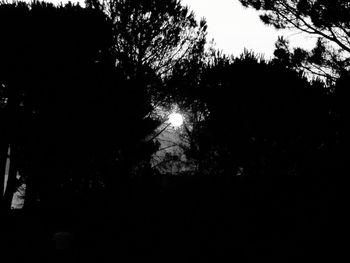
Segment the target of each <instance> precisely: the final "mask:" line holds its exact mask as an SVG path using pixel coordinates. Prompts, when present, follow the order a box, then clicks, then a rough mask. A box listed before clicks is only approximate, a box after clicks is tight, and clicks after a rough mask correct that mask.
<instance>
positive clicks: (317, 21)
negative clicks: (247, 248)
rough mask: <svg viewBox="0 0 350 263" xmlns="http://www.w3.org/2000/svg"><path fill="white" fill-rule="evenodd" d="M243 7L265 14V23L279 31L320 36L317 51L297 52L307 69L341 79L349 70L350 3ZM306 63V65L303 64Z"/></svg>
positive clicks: (258, 2)
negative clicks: (287, 30) (289, 30)
mask: <svg viewBox="0 0 350 263" xmlns="http://www.w3.org/2000/svg"><path fill="white" fill-rule="evenodd" d="M240 2H241V3H242V5H243V6H245V7H252V8H255V9H256V10H260V11H263V14H262V15H261V16H260V18H261V20H262V21H263V22H264V23H266V24H269V25H273V26H274V27H275V28H277V29H283V28H289V29H297V30H300V31H301V32H305V33H307V34H310V35H313V36H318V37H319V38H318V41H317V43H316V46H315V48H314V49H313V50H312V51H310V52H307V51H305V50H302V49H300V48H297V49H295V51H294V52H291V53H294V55H295V56H296V57H297V60H299V62H300V63H299V65H298V66H299V67H303V68H304V69H307V70H309V71H311V72H312V73H316V74H317V75H321V76H324V77H331V78H332V77H337V76H339V74H341V73H342V72H343V71H344V70H347V69H348V67H349V52H350V45H349V34H348V31H349V16H348V13H349V8H350V7H349V1H329V0H317V1H309V0H298V1H290V0H283V1H270V0H268V1H265V0H240ZM301 62H302V63H301Z"/></svg>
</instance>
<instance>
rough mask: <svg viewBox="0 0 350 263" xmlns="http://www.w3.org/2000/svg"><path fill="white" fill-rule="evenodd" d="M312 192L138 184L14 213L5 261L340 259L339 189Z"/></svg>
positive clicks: (295, 185) (290, 186)
mask: <svg viewBox="0 0 350 263" xmlns="http://www.w3.org/2000/svg"><path fill="white" fill-rule="evenodd" d="M179 181H181V180H179ZM274 187H275V188H274ZM276 189H279V190H276ZM308 189H309V190H308ZM310 189H311V188H310V185H304V186H301V185H300V184H299V182H297V181H291V180H290V181H288V182H279V183H278V188H276V185H275V186H274V185H273V184H267V183H265V184H262V183H259V184H258V183H257V182H255V183H252V182H244V181H241V182H237V181H235V182H232V181H227V180H226V181H225V180H222V181H220V182H218V181H206V182H197V181H195V180H193V181H192V182H191V181H190V180H189V181H186V182H180V183H179V182H177V183H174V184H173V185H172V184H170V185H168V186H167V188H165V189H163V190H161V189H160V188H159V187H158V188H157V187H152V186H150V185H148V186H147V187H146V185H143V184H138V185H137V184H135V185H133V186H132V187H130V188H129V189H128V190H125V191H124V193H119V196H118V194H116V199H118V201H115V202H110V203H108V202H106V203H105V204H101V205H100V206H98V208H89V209H87V208H84V209H83V208H76V209H74V210H73V211H68V210H64V211H63V210H60V211H58V210H56V211H51V210H45V211H36V212H34V211H32V212H30V213H29V212H28V211H19V210H18V211H12V212H11V214H9V215H7V217H6V219H7V220H6V223H5V224H6V227H4V226H5V225H3V229H5V232H4V233H5V234H4V235H2V239H3V241H5V246H2V247H3V248H5V250H4V253H5V254H7V255H6V256H10V257H9V259H10V260H9V261H2V260H1V262H24V261H28V260H30V261H32V260H33V262H144V261H145V260H151V261H153V262H155V261H156V262H183V261H188V260H191V261H192V259H193V260H196V261H197V260H198V261H199V260H201V259H209V261H213V262H216V261H218V257H222V256H225V257H229V258H230V259H231V260H232V259H238V258H241V257H245V258H265V257H267V258H276V259H279V260H285V259H292V258H295V257H302V258H304V257H310V258H311V259H315V258H324V257H329V258H333V259H334V258H335V257H337V256H338V255H340V253H341V252H342V247H341V246H340V244H341V242H340V240H338V237H339V236H340V235H339V231H341V229H340V227H339V225H338V224H337V222H338V218H337V215H338V213H337V211H336V206H335V198H334V193H335V189H334V187H333V186H332V185H331V184H328V183H325V184H324V185H322V184H319V185H314V186H313V190H312V191H310ZM60 231H65V232H69V233H71V234H72V236H73V241H72V245H71V246H70V249H66V250H62V251H60V250H57V249H55V243H54V241H53V234H54V233H56V232H60ZM5 254H3V256H5ZM210 259H211V260H210Z"/></svg>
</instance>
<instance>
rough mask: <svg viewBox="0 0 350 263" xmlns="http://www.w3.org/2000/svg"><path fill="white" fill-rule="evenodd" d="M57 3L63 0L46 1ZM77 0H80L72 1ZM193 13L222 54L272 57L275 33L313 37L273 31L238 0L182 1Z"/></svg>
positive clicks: (304, 40) (294, 38)
mask: <svg viewBox="0 0 350 263" xmlns="http://www.w3.org/2000/svg"><path fill="white" fill-rule="evenodd" d="M46 1H48V2H53V3H59V2H63V3H66V2H68V1H67V0H62V1H61V0H46ZM72 2H80V3H81V4H82V5H83V3H84V0H72ZM182 3H183V4H185V5H188V6H189V7H190V9H191V10H193V11H194V12H195V14H196V17H197V19H200V18H201V17H205V18H206V20H207V24H208V40H211V39H214V41H215V43H216V46H215V47H216V48H217V49H221V50H223V52H224V53H226V54H233V55H235V56H238V55H240V54H241V53H242V52H243V50H244V48H247V49H248V50H253V51H254V52H255V53H262V54H265V58H267V59H268V58H270V57H271V56H273V51H274V47H275V42H276V40H277V37H278V36H279V35H283V36H284V37H286V38H287V39H289V40H290V42H291V44H292V46H301V47H304V48H311V47H313V45H314V43H315V39H314V38H311V37H310V36H308V35H304V34H303V35H302V34H298V32H291V31H277V30H275V29H274V28H273V27H271V26H265V25H264V24H263V23H262V22H261V21H260V19H259V14H258V12H256V11H255V10H253V9H246V8H244V7H243V6H242V5H241V4H240V2H239V1H238V0H182Z"/></svg>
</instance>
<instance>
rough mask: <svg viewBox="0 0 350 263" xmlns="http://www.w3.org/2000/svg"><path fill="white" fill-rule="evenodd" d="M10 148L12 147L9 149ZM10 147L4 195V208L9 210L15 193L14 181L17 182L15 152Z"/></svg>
mask: <svg viewBox="0 0 350 263" xmlns="http://www.w3.org/2000/svg"><path fill="white" fill-rule="evenodd" d="M11 146H12V147H11ZM11 146H10V169H9V174H8V178H7V185H6V190H5V195H4V208H5V209H11V205H12V198H13V195H14V193H15V191H16V181H17V171H18V167H17V152H16V150H15V147H14V146H13V145H11Z"/></svg>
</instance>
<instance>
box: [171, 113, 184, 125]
mask: <svg viewBox="0 0 350 263" xmlns="http://www.w3.org/2000/svg"><path fill="white" fill-rule="evenodd" d="M169 122H170V123H171V125H173V126H174V127H175V128H177V127H180V126H181V125H182V123H183V122H184V119H183V117H182V115H181V114H180V113H176V112H174V113H171V114H170V115H169Z"/></svg>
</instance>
